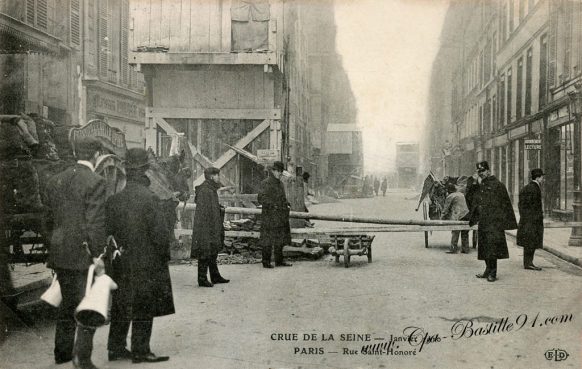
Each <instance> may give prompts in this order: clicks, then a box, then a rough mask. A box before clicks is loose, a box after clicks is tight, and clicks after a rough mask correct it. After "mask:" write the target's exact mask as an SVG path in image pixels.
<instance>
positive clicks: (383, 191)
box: [380, 177, 388, 196]
mask: <svg viewBox="0 0 582 369" xmlns="http://www.w3.org/2000/svg"><path fill="white" fill-rule="evenodd" d="M387 188H388V179H386V177H384V179H382V184H381V185H380V189H381V190H382V196H386V189H387Z"/></svg>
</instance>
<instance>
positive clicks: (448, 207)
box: [442, 183, 469, 254]
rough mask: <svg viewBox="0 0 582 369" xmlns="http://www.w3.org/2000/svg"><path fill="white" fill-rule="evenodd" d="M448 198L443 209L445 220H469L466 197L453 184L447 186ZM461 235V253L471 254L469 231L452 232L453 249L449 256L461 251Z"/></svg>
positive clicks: (448, 252)
mask: <svg viewBox="0 0 582 369" xmlns="http://www.w3.org/2000/svg"><path fill="white" fill-rule="evenodd" d="M447 192H448V196H447V198H446V199H445V205H444V209H443V215H442V219H443V220H469V219H468V215H469V209H468V208H467V203H466V202H465V196H463V194H462V193H461V192H459V191H457V187H456V186H455V185H454V184H453V183H448V184H447ZM459 233H460V234H461V252H462V253H463V254H468V253H469V231H451V247H450V249H449V251H447V254H456V253H457V252H458V251H459V248H458V246H457V244H458V242H459Z"/></svg>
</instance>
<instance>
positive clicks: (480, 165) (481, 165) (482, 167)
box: [477, 161, 489, 171]
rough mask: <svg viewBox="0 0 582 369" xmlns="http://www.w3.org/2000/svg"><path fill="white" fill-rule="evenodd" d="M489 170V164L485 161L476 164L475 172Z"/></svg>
mask: <svg viewBox="0 0 582 369" xmlns="http://www.w3.org/2000/svg"><path fill="white" fill-rule="evenodd" d="M485 170H489V163H488V162H487V161H480V162H478V163H477V171H485Z"/></svg>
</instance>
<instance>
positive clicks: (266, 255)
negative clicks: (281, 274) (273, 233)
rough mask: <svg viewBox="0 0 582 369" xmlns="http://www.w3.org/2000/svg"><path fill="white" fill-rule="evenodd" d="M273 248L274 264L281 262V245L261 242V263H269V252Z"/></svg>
mask: <svg viewBox="0 0 582 369" xmlns="http://www.w3.org/2000/svg"><path fill="white" fill-rule="evenodd" d="M273 249H275V264H282V263H283V245H282V244H280V243H275V244H274V245H271V244H270V243H268V244H267V243H263V264H271V253H272V251H273Z"/></svg>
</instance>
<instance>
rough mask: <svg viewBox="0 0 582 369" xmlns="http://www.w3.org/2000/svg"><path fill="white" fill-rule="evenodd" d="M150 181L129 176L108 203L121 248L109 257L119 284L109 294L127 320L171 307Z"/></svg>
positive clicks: (164, 244) (166, 252)
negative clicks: (122, 187) (120, 307)
mask: <svg viewBox="0 0 582 369" xmlns="http://www.w3.org/2000/svg"><path fill="white" fill-rule="evenodd" d="M148 185H149V181H148V180H147V177H145V176H144V177H141V178H139V180H136V179H128V182H127V186H126V187H125V189H124V190H123V191H121V192H119V193H117V194H115V195H113V196H111V197H110V198H109V199H108V200H107V203H106V210H105V212H106V215H107V221H106V225H107V231H108V233H109V234H111V235H113V237H115V240H116V241H117V245H118V246H119V247H120V248H122V255H121V257H120V259H119V260H114V261H113V273H112V274H113V280H114V281H115V282H117V284H118V285H119V289H118V290H116V291H115V292H114V295H113V298H114V303H117V304H120V305H121V306H122V307H123V310H124V311H125V313H126V318H127V319H128V320H133V319H138V318H140V317H155V316H163V315H169V314H173V313H174V312H175V310H174V300H173V297H172V281H171V279H170V269H169V268H168V261H169V260H170V243H169V238H168V232H167V229H166V225H165V224H164V222H162V221H161V219H160V218H161V216H160V214H161V209H160V203H159V199H158V198H157V197H156V195H154V193H153V192H152V191H150V190H149V189H148V188H147V186H148Z"/></svg>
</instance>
